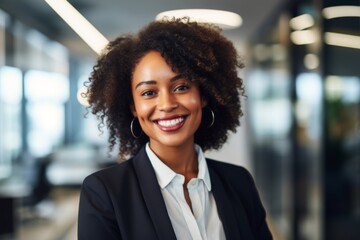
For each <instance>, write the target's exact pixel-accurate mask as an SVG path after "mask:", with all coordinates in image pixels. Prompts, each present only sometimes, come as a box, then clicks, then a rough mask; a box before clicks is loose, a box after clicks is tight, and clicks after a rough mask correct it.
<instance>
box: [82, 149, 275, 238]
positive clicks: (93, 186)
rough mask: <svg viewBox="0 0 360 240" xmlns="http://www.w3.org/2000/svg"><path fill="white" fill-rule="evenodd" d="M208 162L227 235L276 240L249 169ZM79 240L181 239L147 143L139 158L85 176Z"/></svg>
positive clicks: (213, 188)
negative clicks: (150, 158) (174, 228)
mask: <svg viewBox="0 0 360 240" xmlns="http://www.w3.org/2000/svg"><path fill="white" fill-rule="evenodd" d="M207 164H208V168H209V174H210V179H211V186H212V187H211V188H212V190H211V191H212V193H213V195H214V198H215V201H216V205H217V209H218V213H219V217H220V219H221V221H222V224H223V227H224V231H225V236H226V239H228V240H229V239H243V240H251V239H272V236H271V233H270V231H269V229H268V226H267V224H266V221H265V210H264V208H263V206H262V204H261V202H260V198H259V195H258V193H257V190H256V187H255V184H254V181H253V179H252V177H251V176H250V174H249V172H248V171H247V170H245V169H244V168H242V167H239V166H235V165H231V164H227V163H222V162H218V161H214V160H210V159H207ZM78 239H79V240H90V239H97V240H98V239H106V240H111V239H129V240H137V239H139V240H143V239H146V240H152V239H161V240H171V239H176V236H175V233H174V230H173V228H172V225H171V221H170V218H169V216H168V213H167V210H166V206H165V202H164V199H163V197H162V194H161V190H160V187H159V185H158V182H157V179H156V175H155V172H154V169H153V167H152V165H151V162H150V160H149V158H148V156H147V154H146V151H145V148H144V147H143V148H142V149H141V151H140V152H139V153H138V154H137V155H136V156H135V157H134V158H132V159H130V160H127V161H125V162H123V163H121V164H118V165H116V166H114V167H110V168H107V169H104V170H101V171H99V172H96V173H94V174H92V175H90V176H88V177H87V178H86V179H85V180H84V182H83V185H82V190H81V195H80V205H79V218H78Z"/></svg>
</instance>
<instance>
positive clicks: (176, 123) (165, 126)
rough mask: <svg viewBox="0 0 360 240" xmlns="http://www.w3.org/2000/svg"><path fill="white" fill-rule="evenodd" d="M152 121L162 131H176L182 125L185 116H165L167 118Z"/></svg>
mask: <svg viewBox="0 0 360 240" xmlns="http://www.w3.org/2000/svg"><path fill="white" fill-rule="evenodd" d="M154 122H155V123H156V124H157V126H158V127H159V128H160V129H161V130H163V131H166V132H169V131H176V130H178V129H180V128H181V127H182V126H183V125H184V123H185V117H184V116H180V117H176V118H171V119H170V118H167V119H161V120H156V121H154Z"/></svg>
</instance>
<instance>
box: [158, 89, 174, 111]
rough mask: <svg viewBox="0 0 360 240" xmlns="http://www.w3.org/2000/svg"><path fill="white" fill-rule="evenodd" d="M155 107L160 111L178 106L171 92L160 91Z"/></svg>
mask: <svg viewBox="0 0 360 240" xmlns="http://www.w3.org/2000/svg"><path fill="white" fill-rule="evenodd" d="M157 107H158V109H159V110H160V111H165V112H169V111H172V110H174V109H175V108H177V107H178V104H177V101H176V98H175V97H174V96H173V95H172V94H171V93H160V94H159V97H158V104H157Z"/></svg>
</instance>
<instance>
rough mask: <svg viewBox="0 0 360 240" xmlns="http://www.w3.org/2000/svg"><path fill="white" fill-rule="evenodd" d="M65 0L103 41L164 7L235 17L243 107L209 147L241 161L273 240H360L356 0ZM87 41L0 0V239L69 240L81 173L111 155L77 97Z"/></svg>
mask: <svg viewBox="0 0 360 240" xmlns="http://www.w3.org/2000/svg"><path fill="white" fill-rule="evenodd" d="M58 1H60V0H58ZM68 2H69V3H70V4H71V5H72V6H73V7H74V8H75V9H76V10H77V11H79V12H80V13H81V14H82V15H83V16H84V17H85V18H86V19H87V20H88V21H89V22H90V23H91V24H93V25H94V26H95V28H96V29H97V30H99V31H100V32H101V33H102V34H103V35H104V36H105V39H106V40H112V39H114V38H115V37H116V36H118V35H120V34H124V33H130V32H136V31H138V30H139V29H140V28H141V27H142V26H143V25H145V24H147V23H148V22H150V21H152V20H154V19H155V17H156V15H157V14H158V13H160V12H162V11H166V10H173V9H183V8H206V9H219V10H227V11H232V12H235V13H237V14H239V15H240V16H241V18H242V25H241V26H240V27H237V28H233V29H224V35H225V36H227V37H228V38H229V39H231V40H232V41H233V42H234V45H235V46H236V47H237V48H238V50H239V52H240V53H241V55H242V56H243V58H244V60H245V62H246V68H245V69H244V70H242V71H240V72H239V75H240V76H242V77H243V78H244V80H245V83H246V90H247V96H248V97H247V98H246V99H244V105H245V116H244V117H243V118H242V122H241V127H240V128H239V130H238V132H237V133H236V134H232V135H230V139H229V142H228V143H227V144H225V146H224V147H223V148H222V149H221V150H220V151H217V152H208V153H206V155H207V156H209V157H213V158H216V159H219V160H222V161H227V162H231V163H234V164H238V165H243V166H245V167H246V168H248V169H249V170H250V171H251V173H252V174H253V176H254V178H255V181H256V184H257V186H258V189H259V192H260V195H261V198H262V201H263V203H264V205H265V208H266V210H267V214H268V222H269V224H270V227H271V231H272V232H273V235H274V237H275V239H279V240H288V239H289V240H300V239H301V240H305V239H306V240H317V239H319V240H322V239H330V240H331V239H347V240H349V239H350V240H351V239H360V227H359V226H360V1H359V0H303V1H296V0H242V1H235V0H222V1H216V0H194V1H189V0H182V1H181V0H153V1H146V0H132V1H125V0H102V1H98V0H71V1H70V0H69V1H68ZM334 7H337V8H334ZM60 12H64V10H60ZM78 23H79V24H82V22H81V21H80V20H79V21H78ZM82 28H83V27H81V26H80V29H82ZM85 35H86V34H85ZM80 36H81V34H80ZM87 36H91V37H90V38H93V39H94V38H95V35H94V36H93V35H92V34H90V33H87ZM102 40H104V39H101V38H100V40H97V43H99V42H100V41H102ZM96 52H97V50H96V49H94V48H93V47H90V46H89V45H88V44H87V43H85V41H84V39H83V38H82V37H79V35H78V34H77V33H76V32H75V31H74V30H73V28H71V27H69V25H68V24H67V23H66V22H65V21H64V20H63V19H62V18H61V17H60V16H59V15H58V14H57V13H56V12H55V11H54V10H53V9H52V8H51V7H50V6H49V5H48V4H47V2H46V1H45V0H0V239H26V240H28V239H30V240H31V239H37V240H42V239H44V240H52V239H54V240H55V239H56V240H60V239H61V240H65V239H76V222H77V208H78V206H77V205H78V198H79V189H80V186H81V183H82V180H83V179H84V177H85V176H86V175H88V174H90V173H92V172H94V171H96V170H98V169H101V168H104V167H107V166H110V165H112V164H115V163H116V161H117V153H116V151H113V152H111V153H109V152H108V149H107V133H106V131H105V132H103V133H102V134H101V133H100V132H99V130H98V127H97V119H96V117H94V116H92V115H91V114H88V115H86V107H85V106H84V105H86V101H84V99H83V98H82V97H81V92H82V91H83V89H84V82H85V81H86V80H87V79H88V77H89V74H90V72H91V69H92V66H93V65H94V63H95V61H96V58H97V53H96ZM216 120H217V121H221V118H219V117H218V118H217V119H216ZM239 184H241V183H239Z"/></svg>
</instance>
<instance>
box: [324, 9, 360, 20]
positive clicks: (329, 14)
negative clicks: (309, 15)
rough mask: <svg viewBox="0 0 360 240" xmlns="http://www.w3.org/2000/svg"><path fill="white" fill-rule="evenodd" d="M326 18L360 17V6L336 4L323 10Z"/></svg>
mask: <svg viewBox="0 0 360 240" xmlns="http://www.w3.org/2000/svg"><path fill="white" fill-rule="evenodd" d="M322 13H323V15H324V17H325V18H326V19H332V18H339V17H360V6H335V7H327V8H324V9H323V10H322Z"/></svg>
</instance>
